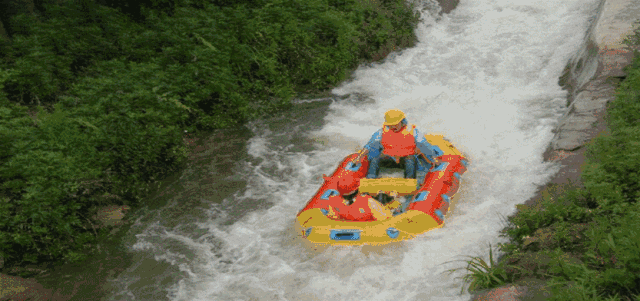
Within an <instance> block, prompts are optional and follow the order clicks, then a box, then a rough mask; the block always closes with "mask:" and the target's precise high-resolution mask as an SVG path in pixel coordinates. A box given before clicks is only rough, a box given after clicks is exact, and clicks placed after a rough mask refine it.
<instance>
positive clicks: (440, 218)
mask: <svg viewBox="0 0 640 301" xmlns="http://www.w3.org/2000/svg"><path fill="white" fill-rule="evenodd" d="M425 138H426V139H427V141H428V142H429V143H430V144H432V145H435V146H438V147H439V148H440V149H441V150H442V151H443V152H444V154H443V155H441V156H440V157H438V159H439V162H440V163H439V164H438V165H437V166H435V167H433V168H432V169H431V170H430V171H429V172H428V173H427V174H426V175H425V176H424V181H423V183H422V185H417V183H418V182H417V181H416V180H415V179H406V180H405V179H396V178H382V179H365V175H366V172H367V169H368V166H369V162H368V159H367V156H363V158H362V159H361V160H360V161H359V162H351V160H353V159H354V158H356V157H357V154H355V153H354V154H351V155H349V156H347V157H346V158H345V159H343V160H342V162H341V163H340V165H339V166H338V168H337V169H336V170H335V172H334V173H333V174H332V175H331V176H329V177H326V176H325V177H324V183H323V185H322V186H321V187H320V189H318V191H317V192H316V194H315V195H314V196H313V197H312V198H311V200H310V201H309V202H308V203H307V204H306V206H305V207H304V208H303V209H302V210H301V211H300V212H299V213H298V215H297V218H296V229H297V231H298V233H299V234H301V235H302V237H303V238H304V239H307V240H308V241H309V242H311V243H313V244H320V245H362V244H368V245H381V244H386V243H389V242H393V241H401V240H405V239H411V238H413V237H415V236H416V235H419V234H422V233H425V232H427V231H429V230H432V229H435V228H439V227H441V226H442V225H443V224H444V221H445V216H446V214H447V212H448V210H449V205H450V203H451V201H452V200H453V198H454V196H455V194H456V192H457V191H458V188H459V187H460V180H461V179H460V176H461V175H462V174H463V173H464V172H465V171H466V170H467V165H468V161H467V160H466V159H465V158H464V156H463V155H462V153H461V152H460V151H459V150H458V149H456V148H455V147H454V146H453V145H452V144H451V143H450V142H449V141H447V140H446V139H444V137H443V136H441V135H425ZM345 175H348V176H352V177H357V178H359V179H362V180H361V182H360V187H361V188H363V183H365V185H366V186H367V187H368V190H372V189H371V188H372V187H376V188H375V189H374V190H375V191H377V189H378V188H380V190H382V191H391V190H396V191H398V192H400V195H401V196H402V195H410V196H412V197H411V198H410V199H409V200H406V201H405V202H404V204H401V203H400V202H398V201H393V202H390V203H388V204H386V205H384V207H385V208H386V210H387V212H389V213H391V210H395V212H394V213H392V214H393V216H391V217H389V216H386V217H385V218H384V219H381V220H375V221H352V220H344V219H340V218H338V217H337V216H335V215H334V214H333V210H332V208H331V204H330V202H329V198H330V197H332V196H336V195H339V193H338V191H337V182H338V179H339V178H340V177H342V176H345ZM418 177H420V175H419V176H418ZM407 181H408V182H407ZM411 181H413V182H411ZM406 183H413V187H410V189H408V190H407V189H406V188H407V185H406ZM394 186H397V188H398V189H394V188H395V187H394ZM385 188H386V189H385ZM401 190H403V191H401ZM411 190H413V191H411ZM360 191H361V192H362V189H360ZM380 206H382V205H380Z"/></svg>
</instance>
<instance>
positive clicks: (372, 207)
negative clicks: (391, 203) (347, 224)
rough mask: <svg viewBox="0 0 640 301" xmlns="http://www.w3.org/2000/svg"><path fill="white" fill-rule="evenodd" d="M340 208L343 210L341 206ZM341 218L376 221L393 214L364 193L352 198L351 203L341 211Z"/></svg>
mask: <svg viewBox="0 0 640 301" xmlns="http://www.w3.org/2000/svg"><path fill="white" fill-rule="evenodd" d="M341 210H344V209H342V208H341ZM342 214H343V218H344V219H346V220H351V221H361V222H368V221H377V220H385V219H387V218H390V217H392V216H393V214H392V213H391V211H390V210H389V209H387V208H384V206H382V205H381V204H380V203H378V201H376V200H375V199H374V198H372V197H371V196H369V195H366V194H360V195H358V196H356V197H355V198H354V199H353V203H352V204H351V205H349V206H347V208H346V211H345V212H343V213H342Z"/></svg>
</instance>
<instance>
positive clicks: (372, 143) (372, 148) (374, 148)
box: [352, 130, 382, 162]
mask: <svg viewBox="0 0 640 301" xmlns="http://www.w3.org/2000/svg"><path fill="white" fill-rule="evenodd" d="M381 139H382V130H378V131H377V132H375V133H374V134H373V135H372V136H371V139H369V142H367V144H365V145H364V147H363V148H362V150H360V152H359V153H358V156H357V157H356V158H354V159H353V160H352V162H357V161H360V160H361V159H362V157H363V156H365V155H368V159H369V160H370V159H371V158H372V157H377V156H379V155H380V149H382V144H380V140H381Z"/></svg>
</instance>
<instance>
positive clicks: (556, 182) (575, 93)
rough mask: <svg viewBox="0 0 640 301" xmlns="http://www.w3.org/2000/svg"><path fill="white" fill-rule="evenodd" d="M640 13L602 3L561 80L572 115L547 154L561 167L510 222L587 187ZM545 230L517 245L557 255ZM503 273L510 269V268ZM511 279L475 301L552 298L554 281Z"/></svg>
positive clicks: (630, 4) (629, 3) (630, 0)
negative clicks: (591, 148)
mask: <svg viewBox="0 0 640 301" xmlns="http://www.w3.org/2000/svg"><path fill="white" fill-rule="evenodd" d="M638 15H640V1H637V0H606V1H604V3H603V6H602V10H601V14H600V16H599V18H598V19H597V20H596V22H595V23H594V24H593V26H592V27H591V29H590V30H589V32H588V34H587V39H586V41H585V46H584V48H583V49H581V51H580V52H579V53H578V55H577V56H576V57H575V58H574V60H572V61H571V62H570V65H569V66H568V68H567V74H565V76H563V77H564V78H561V79H560V80H561V82H562V81H564V83H565V87H567V89H569V91H570V94H571V95H570V97H569V105H568V107H569V112H568V114H567V115H566V116H565V117H564V118H563V119H562V121H561V122H560V125H559V126H558V128H557V130H556V136H555V138H554V140H553V142H552V143H551V145H550V146H549V148H548V149H547V151H546V152H545V154H544V160H545V161H550V162H556V163H557V164H559V165H560V166H561V168H560V170H559V172H558V173H557V174H556V175H555V176H554V177H553V179H551V181H550V182H549V183H548V184H547V185H545V186H544V187H541V188H540V189H539V190H538V192H537V194H536V195H535V196H534V197H533V198H531V199H529V200H527V201H526V202H525V203H524V205H522V206H520V207H519V208H518V211H517V212H516V213H515V214H514V215H512V216H511V217H510V219H511V220H513V219H514V218H515V217H517V216H519V215H523V211H526V210H532V209H533V210H536V211H545V210H546V209H547V208H546V207H545V205H544V200H545V199H555V198H559V197H560V196H562V195H564V194H565V193H566V192H567V191H569V190H571V189H572V188H574V187H581V186H583V181H582V179H581V175H582V172H583V168H584V166H585V163H586V162H587V147H585V146H586V145H588V144H590V143H592V141H593V139H594V138H596V137H597V136H599V135H608V134H610V129H609V127H608V125H607V120H606V119H605V118H606V116H607V105H608V104H609V103H611V102H612V101H613V100H614V99H615V97H616V96H615V93H616V87H617V86H618V85H619V84H620V82H621V81H622V80H624V79H625V78H626V73H625V71H624V70H623V69H624V68H625V67H626V66H628V65H629V64H631V63H632V61H633V56H634V51H640V46H639V45H635V46H630V45H625V44H624V43H623V40H624V39H625V38H626V37H628V36H631V35H633V26H634V22H637V16H638ZM589 227H590V225H589V224H587V225H584V226H583V227H582V228H581V229H577V228H576V229H574V230H576V231H575V233H574V234H576V233H577V234H578V236H580V235H579V233H584V231H588V229H589ZM546 230H549V231H545V229H539V230H538V231H536V232H535V235H531V237H527V236H525V237H524V239H523V241H522V243H518V242H513V243H514V244H516V245H518V246H520V247H521V248H523V249H525V248H527V247H528V246H532V245H538V246H539V248H540V249H542V251H546V252H548V253H550V252H553V251H554V250H555V249H556V248H557V247H558V245H557V244H552V243H551V244H549V243H546V242H547V241H548V240H549V237H551V236H553V235H555V234H556V233H553V232H552V231H551V230H550V229H546ZM506 231H507V229H505V232H506ZM545 246H546V247H545ZM545 248H546V250H544V249H545ZM522 253H523V254H524V255H522ZM540 253H541V252H524V251H523V250H521V254H520V255H519V256H520V257H517V256H514V254H515V253H514V252H511V253H509V252H508V254H507V255H506V256H503V257H501V258H500V259H499V260H498V262H497V263H495V264H494V265H493V267H495V268H493V269H491V270H490V271H489V272H490V273H493V272H496V270H497V269H502V268H505V267H506V266H508V265H509V264H515V265H516V266H518V265H520V267H525V266H526V264H525V262H527V261H541V260H543V261H544V259H543V258H542V257H541V256H540V255H539V254H540ZM516 257H517V259H516ZM527 257H529V258H527ZM581 259H583V258H574V260H578V262H579V261H580V260H581ZM504 271H508V268H505V270H504ZM512 274H513V273H512ZM504 275H505V278H509V277H508V275H507V274H504ZM512 280H516V281H513V282H512V283H509V284H504V285H501V286H499V287H497V288H494V289H491V290H484V291H479V292H476V293H475V295H474V296H473V300H474V301H479V300H545V299H547V298H549V297H550V291H551V288H550V285H549V284H550V282H549V280H550V277H548V278H546V279H545V277H542V279H540V277H526V278H522V279H512ZM504 282H505V283H508V282H510V281H509V280H507V281H504Z"/></svg>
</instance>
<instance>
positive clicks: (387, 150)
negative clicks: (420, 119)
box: [380, 125, 416, 158]
mask: <svg viewBox="0 0 640 301" xmlns="http://www.w3.org/2000/svg"><path fill="white" fill-rule="evenodd" d="M415 128H416V126H415V125H411V126H410V127H409V126H405V127H403V128H402V130H400V131H398V132H394V131H393V130H391V129H389V128H388V127H384V130H383V131H382V138H381V140H380V143H381V144H382V153H383V154H385V155H387V156H390V157H396V158H397V157H406V156H410V155H414V154H415V153H416V139H415V137H414V136H413V134H412V133H411V131H413V129H415Z"/></svg>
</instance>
